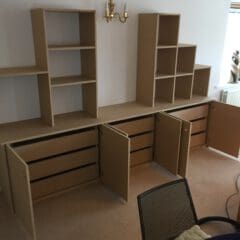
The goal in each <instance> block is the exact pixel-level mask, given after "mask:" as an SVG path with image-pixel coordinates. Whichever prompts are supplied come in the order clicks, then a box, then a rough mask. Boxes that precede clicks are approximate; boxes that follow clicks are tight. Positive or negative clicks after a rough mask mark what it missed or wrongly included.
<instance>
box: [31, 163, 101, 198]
mask: <svg viewBox="0 0 240 240" xmlns="http://www.w3.org/2000/svg"><path fill="white" fill-rule="evenodd" d="M98 170H99V169H98V165H97V164H94V165H91V166H87V167H83V168H80V169H77V170H73V171H70V172H67V173H64V174H61V175H57V176H54V177H49V178H46V179H44V180H39V181H36V182H33V183H31V190H32V198H33V199H34V200H36V199H39V198H42V197H44V196H46V195H49V194H52V193H56V192H59V191H62V190H64V189H67V188H70V187H73V186H76V185H80V184H82V183H85V182H89V181H91V180H94V179H96V178H98V177H99V171H98Z"/></svg>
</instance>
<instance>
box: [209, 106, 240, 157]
mask: <svg viewBox="0 0 240 240" xmlns="http://www.w3.org/2000/svg"><path fill="white" fill-rule="evenodd" d="M210 106H211V107H210V115H209V121H208V136H207V145H208V146H209V147H212V148H215V149H217V150H220V151H222V152H225V153H227V154H230V155H232V156H235V157H237V158H238V157H239V149H240V125H239V122H240V108H239V107H236V106H232V105H227V104H224V103H219V102H213V103H211V105H210Z"/></svg>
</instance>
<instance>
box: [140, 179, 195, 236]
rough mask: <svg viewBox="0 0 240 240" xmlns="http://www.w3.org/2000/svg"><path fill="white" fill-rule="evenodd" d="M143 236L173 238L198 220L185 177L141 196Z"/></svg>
mask: <svg viewBox="0 0 240 240" xmlns="http://www.w3.org/2000/svg"><path fill="white" fill-rule="evenodd" d="M138 208H139V215H140V223H141V231H142V239H143V240H169V239H174V238H175V237H177V236H178V235H180V234H181V233H182V232H183V231H185V230H187V229H189V228H191V227H192V226H193V225H195V224H197V215H196V211H195V208H194V205H193V201H192V197H191V193H190V190H189V187H188V183H187V181H186V179H180V180H177V181H173V182H170V183H166V184H164V185H161V186H158V187H155V188H153V189H150V190H148V191H146V192H144V193H142V194H140V195H139V196H138Z"/></svg>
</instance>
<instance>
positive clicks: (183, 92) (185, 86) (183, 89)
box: [175, 75, 193, 99]
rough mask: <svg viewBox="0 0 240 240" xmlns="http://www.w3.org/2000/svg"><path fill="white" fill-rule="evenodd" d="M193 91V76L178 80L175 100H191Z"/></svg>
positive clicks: (178, 78)
mask: <svg viewBox="0 0 240 240" xmlns="http://www.w3.org/2000/svg"><path fill="white" fill-rule="evenodd" d="M192 89H193V75H189V76H181V77H177V78H176V85H175V98H178V97H180V98H186V99H191V97H192Z"/></svg>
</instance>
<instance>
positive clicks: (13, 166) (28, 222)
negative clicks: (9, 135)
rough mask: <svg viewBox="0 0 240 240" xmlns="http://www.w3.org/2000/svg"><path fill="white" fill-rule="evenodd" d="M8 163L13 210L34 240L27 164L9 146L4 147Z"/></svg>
mask: <svg viewBox="0 0 240 240" xmlns="http://www.w3.org/2000/svg"><path fill="white" fill-rule="evenodd" d="M6 150H7V157H8V161H9V169H10V177H11V185H12V194H13V202H14V210H15V213H16V215H17V217H18V218H19V219H20V220H21V224H22V225H23V226H24V229H25V230H26V231H27V233H28V234H29V235H30V236H31V238H32V239H34V240H36V230H35V222H34V211H33V203H32V194H31V187H30V178H29V172H28V166H27V164H26V163H25V162H24V161H23V160H22V159H21V158H20V157H19V156H18V155H17V154H16V153H15V151H14V150H13V149H12V148H11V147H10V146H9V145H7V146H6Z"/></svg>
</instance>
